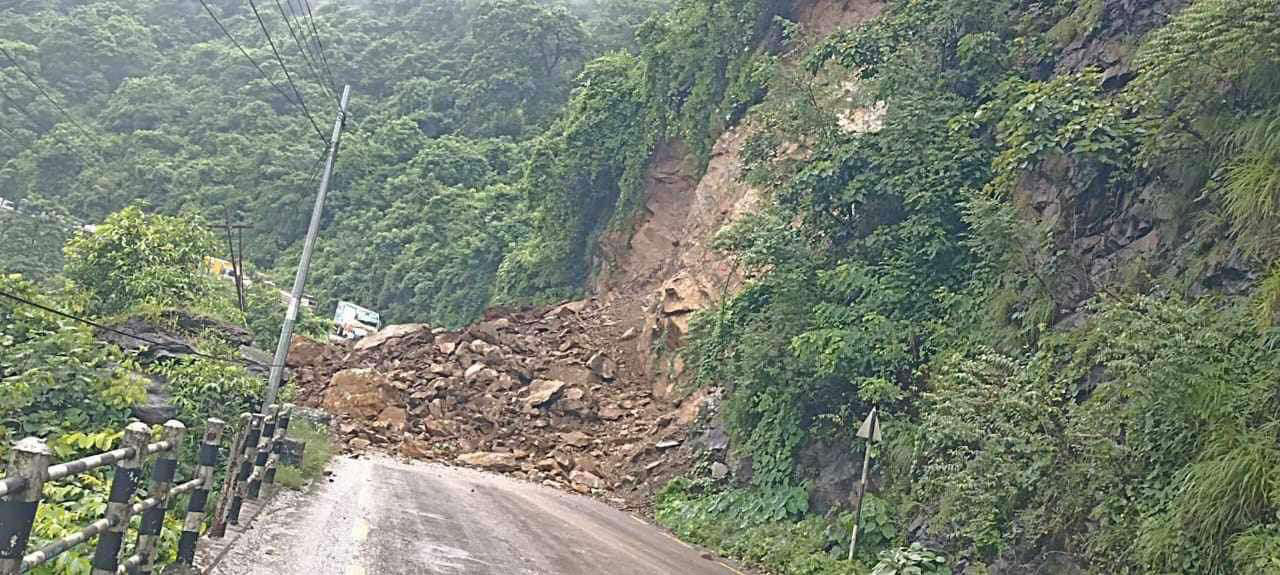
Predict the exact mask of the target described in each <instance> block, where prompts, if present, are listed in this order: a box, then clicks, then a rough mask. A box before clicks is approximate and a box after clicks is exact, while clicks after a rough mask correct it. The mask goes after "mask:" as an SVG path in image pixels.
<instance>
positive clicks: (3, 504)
mask: <svg viewBox="0 0 1280 575" xmlns="http://www.w3.org/2000/svg"><path fill="white" fill-rule="evenodd" d="M52 456H53V452H51V451H49V447H48V446H47V445H45V443H44V441H43V440H40V439H36V438H34V437H28V438H26V439H23V440H22V441H19V442H18V443H17V445H14V446H13V450H12V451H10V452H9V467H8V469H7V470H6V477H5V481H7V482H13V483H20V484H21V485H22V487H21V488H20V489H16V490H14V491H12V492H10V493H9V494H8V495H6V496H4V498H3V499H0V575H17V574H18V573H20V572H22V555H23V553H24V552H25V551H26V548H27V540H28V539H30V537H31V528H32V527H33V526H34V525H35V518H36V508H37V507H39V505H40V491H41V490H42V489H43V488H44V482H45V481H46V480H47V479H48V478H49V460H50V458H51V457H52Z"/></svg>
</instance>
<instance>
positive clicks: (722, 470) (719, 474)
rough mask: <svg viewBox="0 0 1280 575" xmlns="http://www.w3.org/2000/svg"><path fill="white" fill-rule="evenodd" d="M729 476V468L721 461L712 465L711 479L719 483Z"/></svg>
mask: <svg viewBox="0 0 1280 575" xmlns="http://www.w3.org/2000/svg"><path fill="white" fill-rule="evenodd" d="M728 476H729V466H728V465H725V464H723V463H720V462H719V461H717V462H715V463H712V464H711V478H712V479H715V480H717V481H719V480H721V479H724V478H726V477H728Z"/></svg>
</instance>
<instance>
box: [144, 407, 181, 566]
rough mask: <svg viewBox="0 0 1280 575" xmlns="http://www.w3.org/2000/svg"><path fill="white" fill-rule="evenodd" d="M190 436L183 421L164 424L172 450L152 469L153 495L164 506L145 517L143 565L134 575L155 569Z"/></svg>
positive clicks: (174, 420) (165, 438)
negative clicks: (185, 441) (171, 495)
mask: <svg viewBox="0 0 1280 575" xmlns="http://www.w3.org/2000/svg"><path fill="white" fill-rule="evenodd" d="M186 433H187V426H185V425H183V424H182V422H181V421H178V420H176V419H170V420H169V421H167V422H165V424H164V440H165V441H167V442H168V443H169V445H170V447H169V449H168V450H167V451H164V452H161V453H160V455H159V456H157V457H156V462H155V465H154V466H153V467H152V468H151V482H152V483H151V493H150V495H151V496H152V497H156V498H157V499H159V500H160V503H159V504H158V505H156V506H155V507H152V508H151V509H148V510H146V511H145V512H143V514H142V524H141V525H139V527H138V545H137V552H136V554H137V555H138V558H139V559H140V560H141V561H140V562H139V564H138V568H137V570H135V571H133V572H134V573H138V574H140V575H147V574H148V573H151V570H152V568H153V567H154V565H155V562H156V552H157V543H158V542H159V539H160V531H161V530H163V529H164V515H165V512H166V511H168V509H169V490H170V489H172V488H173V478H174V476H175V475H177V472H178V452H179V451H180V450H181V449H182V439H183V437H184V436H185V435H186Z"/></svg>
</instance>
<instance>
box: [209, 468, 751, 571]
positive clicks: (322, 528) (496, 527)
mask: <svg viewBox="0 0 1280 575" xmlns="http://www.w3.org/2000/svg"><path fill="white" fill-rule="evenodd" d="M332 471H333V473H334V475H333V481H332V482H329V483H326V484H324V485H322V486H320V487H318V488H317V491H316V492H315V493H311V494H309V495H307V496H306V497H290V496H284V497H282V498H280V499H279V500H277V501H275V502H273V503H272V504H270V505H269V506H268V507H267V509H266V510H265V511H264V513H263V514H262V515H261V516H260V517H259V518H258V519H257V521H256V522H255V524H254V527H253V528H252V529H250V530H249V531H248V532H247V533H246V534H245V535H244V537H242V539H241V540H240V541H239V542H237V543H236V544H235V545H234V546H233V547H232V550H231V552H230V553H229V554H228V555H227V557H226V558H225V559H224V560H223V561H222V562H221V563H219V564H218V565H217V566H216V567H215V568H214V570H213V573H216V574H220V575H295V574H296V575H427V574H431V575H435V574H440V575H603V574H608V575H734V574H735V573H737V572H736V571H734V570H733V569H732V568H730V567H728V566H727V565H725V564H723V563H720V562H719V561H716V560H711V559H706V558H704V557H703V555H702V553H701V552H700V551H697V550H695V549H693V548H691V547H689V546H687V545H685V544H683V543H681V542H679V541H676V540H675V539H673V538H671V537H670V536H668V535H667V534H666V533H664V532H662V531H661V530H658V529H656V528H654V527H652V526H650V525H648V524H645V523H644V522H642V521H640V520H639V519H636V518H635V517H632V516H631V515H628V514H626V513H623V512H620V511H617V510H615V509H613V508H611V507H609V506H607V505H605V504H603V503H600V502H598V501H595V500H593V499H590V498H587V497H581V496H577V495H571V494H565V493H561V492H559V491H556V490H553V489H549V488H545V487H542V486H539V485H533V484H530V483H527V482H521V481H516V480H514V479H510V478H506V477H500V476H495V475H489V474H485V473H480V472H477V471H472V470H468V469H457V468H451V467H446V466H441V465H431V464H413V465H410V464H405V463H400V462H397V461H393V460H390V459H385V458H378V457H373V458H370V457H362V458H360V459H349V458H340V459H337V460H335V461H334V464H333V467H332Z"/></svg>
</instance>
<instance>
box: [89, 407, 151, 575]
mask: <svg viewBox="0 0 1280 575" xmlns="http://www.w3.org/2000/svg"><path fill="white" fill-rule="evenodd" d="M150 438H151V430H150V429H149V428H148V427H147V424H145V423H142V422H140V421H135V422H133V423H130V424H129V426H128V427H125V428H124V440H123V441H122V443H123V445H124V446H125V447H127V448H129V449H132V450H133V453H132V454H130V455H129V457H128V458H126V459H123V460H121V461H120V462H119V463H116V470H115V476H114V477H112V478H111V494H110V496H108V497H107V513H106V519H107V522H108V524H109V527H107V530H106V531H104V532H102V533H101V534H100V535H98V547H97V549H95V550H94V553H93V572H92V573H93V575H115V573H116V569H118V568H119V567H120V548H121V546H122V544H123V543H124V532H125V530H126V529H128V528H129V507H130V501H129V499H130V498H132V497H133V492H134V491H135V490H136V489H137V487H138V479H139V476H141V475H142V461H143V459H145V458H146V456H147V440H148V439H150Z"/></svg>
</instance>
